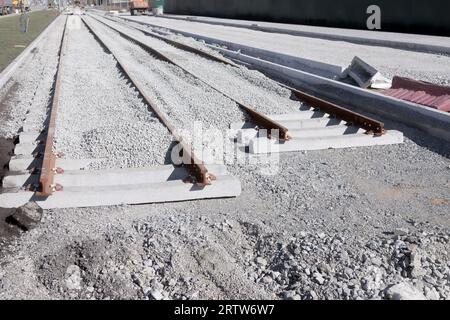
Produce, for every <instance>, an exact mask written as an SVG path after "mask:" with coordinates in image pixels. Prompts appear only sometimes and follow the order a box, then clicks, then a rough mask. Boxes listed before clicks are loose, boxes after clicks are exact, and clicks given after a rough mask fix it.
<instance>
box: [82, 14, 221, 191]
mask: <svg viewBox="0 0 450 320" xmlns="http://www.w3.org/2000/svg"><path fill="white" fill-rule="evenodd" d="M82 21H83V23H84V24H85V25H86V27H87V28H88V29H89V31H90V32H91V33H92V34H93V35H94V37H95V38H96V39H97V40H98V41H99V42H100V43H101V44H102V45H103V46H104V47H105V48H106V49H107V50H108V51H109V52H110V53H111V54H112V55H113V56H114V58H115V59H116V61H117V63H118V65H119V66H120V68H121V69H122V71H123V72H124V74H125V75H126V76H127V77H128V78H129V79H130V81H131V82H132V83H133V85H134V87H135V88H136V89H137V90H138V92H139V93H140V94H141V96H142V97H143V99H144V100H145V102H146V103H147V104H148V105H149V106H150V107H151V108H152V110H153V112H154V113H155V114H156V116H157V117H158V119H159V120H160V121H161V123H163V124H164V125H165V126H166V127H167V129H168V130H169V132H170V133H171V134H172V135H173V137H174V139H175V141H177V143H178V144H179V145H180V147H181V149H182V152H183V159H188V160H189V163H186V161H185V162H184V163H183V165H184V166H186V167H187V169H188V171H189V173H190V174H191V175H192V176H193V177H194V178H195V179H194V180H195V181H193V182H195V183H197V184H200V185H210V184H211V181H213V180H215V179H216V177H215V176H214V175H213V174H211V173H209V172H208V169H207V168H206V166H205V165H204V163H203V161H202V160H200V159H199V158H197V157H196V155H195V154H194V151H193V148H192V146H191V145H190V144H189V143H187V142H186V141H185V140H184V139H183V137H182V136H180V135H179V134H178V132H177V130H176V128H175V126H174V125H173V124H172V123H171V122H170V121H169V118H168V117H167V116H166V114H165V113H164V112H163V111H162V110H161V109H160V108H159V106H158V104H157V103H156V102H155V101H154V100H153V99H152V98H151V97H150V96H149V95H147V93H146V92H145V90H144V87H143V86H142V85H141V83H140V82H139V81H138V80H137V78H136V77H134V76H133V74H132V73H131V72H130V71H129V70H128V68H127V66H126V64H125V63H124V62H123V61H122V59H120V58H119V57H118V56H117V55H116V54H115V53H114V52H113V51H112V50H111V49H110V48H109V47H108V46H107V44H106V43H105V42H104V41H103V39H102V38H101V37H100V36H99V35H98V33H96V32H95V31H94V30H93V28H92V27H91V25H90V24H89V23H88V22H87V21H86V19H85V18H84V17H82Z"/></svg>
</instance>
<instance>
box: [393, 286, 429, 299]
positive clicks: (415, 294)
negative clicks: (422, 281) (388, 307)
mask: <svg viewBox="0 0 450 320" xmlns="http://www.w3.org/2000/svg"><path fill="white" fill-rule="evenodd" d="M386 296H387V297H388V298H389V299H391V300H427V298H426V297H425V296H424V295H423V293H422V292H421V291H420V290H418V289H417V288H415V287H413V286H412V285H411V284H409V283H407V282H402V283H399V284H396V285H394V286H391V287H389V288H388V289H387V290H386Z"/></svg>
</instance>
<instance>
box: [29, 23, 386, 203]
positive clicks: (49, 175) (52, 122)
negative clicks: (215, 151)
mask: <svg viewBox="0 0 450 320" xmlns="http://www.w3.org/2000/svg"><path fill="white" fill-rule="evenodd" d="M90 17H91V18H92V19H95V20H96V21H98V22H100V23H102V24H104V25H105V26H107V27H108V28H110V29H112V30H114V31H115V32H117V33H118V34H120V35H121V36H122V37H124V38H125V39H128V40H130V41H132V42H134V43H136V44H137V45H139V46H140V47H141V48H143V49H144V50H146V51H147V52H149V54H152V55H154V56H156V57H157V58H159V59H161V60H163V61H166V62H168V63H170V64H173V65H175V66H177V67H178V68H180V69H182V70H183V71H184V72H185V73H187V74H189V75H191V76H193V77H194V78H196V79H198V80H200V81H201V82H203V83H205V84H206V85H208V86H209V87H211V88H213V89H214V90H216V91H217V92H219V93H220V94H222V95H224V96H225V97H227V98H229V99H231V100H232V101H234V102H235V103H236V104H237V105H238V106H239V107H240V108H241V109H242V110H243V111H244V112H245V113H246V114H247V115H248V116H249V118H250V119H251V121H252V122H253V123H255V124H256V126H257V127H258V129H266V130H268V131H269V132H270V131H272V130H278V132H279V137H277V138H278V139H279V140H289V139H290V135H289V130H288V129H287V128H286V127H285V126H283V125H281V124H280V123H278V122H277V121H274V120H272V119H270V118H269V117H267V116H266V115H264V114H262V113H260V112H258V111H256V110H255V108H253V107H252V106H249V105H248V104H245V103H243V102H241V101H239V100H237V99H236V98H234V97H231V96H230V95H228V94H226V93H224V92H223V91H222V90H221V89H220V88H218V87H216V86H214V85H213V84H211V83H209V82H207V81H205V80H204V79H202V78H201V77H199V76H198V75H196V74H195V73H194V72H192V71H189V70H187V69H186V68H184V67H183V66H182V65H180V64H179V63H177V62H175V61H174V60H173V59H171V58H170V57H168V56H166V55H165V54H164V53H163V52H161V51H159V50H158V49H156V48H153V47H151V46H149V45H148V44H146V43H144V42H142V41H140V40H139V39H137V38H136V37H133V36H132V35H130V34H127V33H126V32H123V31H121V30H120V29H118V28H116V27H114V26H112V25H110V24H108V23H106V22H104V21H102V20H101V19H98V18H95V17H93V16H90ZM81 19H82V21H83V23H84V24H85V26H86V27H87V28H88V29H89V31H90V32H91V33H92V34H93V35H94V37H95V38H96V39H97V41H98V42H99V43H100V44H101V45H102V46H103V47H104V48H105V49H106V50H107V51H109V52H110V53H111V54H112V55H113V56H114V58H115V59H116V61H117V62H118V65H119V66H120V68H121V70H122V71H123V73H124V74H125V75H126V76H127V77H128V79H129V80H130V81H131V82H132V84H133V85H134V87H135V88H136V90H137V91H138V92H139V93H140V94H141V96H142V97H143V99H144V100H145V102H146V103H147V104H148V105H149V106H150V107H151V108H152V109H153V111H154V113H155V114H156V116H157V117H158V119H159V120H160V121H161V122H162V123H163V124H164V125H165V126H166V127H167V129H168V130H169V131H170V132H171V134H172V135H173V137H174V138H175V140H176V141H177V142H178V143H179V144H180V146H181V149H182V152H183V158H184V159H189V162H188V163H184V164H183V165H184V166H185V167H186V169H187V171H188V172H189V175H190V179H191V181H193V182H195V183H197V184H200V185H203V186H205V185H210V184H211V183H212V181H214V180H215V176H214V175H213V174H212V173H210V172H208V169H207V168H206V166H205V164H204V163H203V162H202V161H201V160H200V159H199V158H198V157H197V156H196V155H195V154H194V152H193V150H192V147H191V146H190V145H189V143H187V142H186V141H185V140H184V139H183V137H182V136H181V135H179V134H178V132H177V129H176V128H175V126H174V125H173V124H172V123H171V122H170V120H169V117H168V116H167V115H166V114H165V113H164V112H163V111H162V110H161V108H160V107H159V106H158V104H157V103H156V102H155V100H154V99H152V98H151V97H150V96H149V95H148V94H147V93H146V92H145V89H144V87H143V85H141V84H140V82H139V81H138V80H137V79H136V77H135V76H133V74H132V73H131V72H130V71H129V70H128V68H127V66H126V64H125V63H124V62H123V61H122V60H121V58H120V57H119V56H118V55H117V54H114V51H113V50H112V49H111V48H110V47H108V45H107V44H106V42H105V41H104V39H103V38H102V36H101V35H100V34H99V33H98V32H96V31H95V30H94V28H92V26H91V24H90V22H88V21H87V19H86V18H85V17H82V18H81ZM114 22H115V23H117V21H114ZM66 24H67V20H66ZM126 27H127V28H130V30H132V29H134V30H138V31H140V32H143V33H144V34H145V35H147V36H151V37H154V38H156V39H159V40H162V41H165V42H166V43H168V44H170V45H172V46H175V47H177V48H180V49H182V50H186V51H189V52H192V53H195V54H198V55H200V56H202V57H204V58H207V59H210V60H212V61H215V62H220V63H225V64H227V65H230V66H232V67H238V65H237V64H235V63H234V62H232V61H229V60H226V59H223V58H221V57H217V56H215V55H212V54H210V53H208V52H205V51H202V50H200V49H198V48H195V47H192V46H189V45H186V44H184V43H181V42H178V41H175V40H172V39H169V38H167V37H164V36H161V35H158V34H156V33H154V32H151V31H148V30H143V29H140V28H136V27H133V26H131V25H127V26H126ZM65 34H66V27H64V33H63V36H62V39H61V46H60V57H59V61H58V69H57V74H56V79H55V90H54V93H53V97H52V104H51V107H50V116H49V124H48V128H47V137H46V142H45V151H44V153H43V164H42V169H41V170H40V178H39V185H40V187H39V189H38V192H37V194H39V195H40V196H50V195H52V193H53V192H55V191H58V190H61V189H62V186H59V185H57V184H55V183H54V177H55V174H58V173H60V172H61V171H62V169H59V168H56V165H55V164H56V159H57V157H58V154H56V153H55V152H54V148H53V141H54V133H55V126H56V118H57V113H58V106H59V91H60V85H61V77H62V70H63V67H64V59H63V58H64V52H65V48H66V37H65ZM280 85H281V86H283V87H285V88H287V89H289V90H290V91H291V92H292V94H293V95H295V96H296V97H297V98H298V99H299V100H301V101H304V102H306V103H308V104H309V105H311V106H312V107H313V108H314V109H316V110H318V111H321V112H324V113H327V114H329V115H331V116H332V117H336V118H338V119H341V120H343V121H345V122H347V123H348V124H349V125H353V126H357V127H359V128H362V129H364V130H365V131H366V133H367V134H372V135H375V136H380V135H383V134H384V133H385V130H384V124H383V123H382V122H380V121H377V120H374V119H371V118H369V117H366V116H364V115H361V114H359V113H356V112H353V111H351V110H348V109H346V108H343V107H340V106H337V105H335V104H333V103H330V102H328V101H325V100H322V99H319V98H317V97H315V96H312V95H309V94H307V93H305V92H302V91H300V90H297V89H295V88H291V87H288V86H285V85H283V84H280Z"/></svg>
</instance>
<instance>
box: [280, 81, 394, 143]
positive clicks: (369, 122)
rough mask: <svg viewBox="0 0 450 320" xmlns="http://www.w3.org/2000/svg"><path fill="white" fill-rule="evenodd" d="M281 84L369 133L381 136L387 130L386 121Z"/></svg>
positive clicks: (296, 94) (312, 103)
mask: <svg viewBox="0 0 450 320" xmlns="http://www.w3.org/2000/svg"><path fill="white" fill-rule="evenodd" d="M278 84H279V85H280V86H282V87H284V88H286V89H288V90H290V91H291V92H292V93H293V94H294V95H295V96H296V97H297V98H298V99H300V100H302V101H304V102H306V103H308V104H310V105H311V106H312V107H313V108H315V109H319V110H320V111H322V112H324V113H328V114H330V115H332V116H334V117H336V118H338V119H342V120H344V121H346V122H347V123H349V124H351V125H354V126H357V127H360V128H362V129H365V130H366V131H367V133H368V134H373V135H375V136H381V135H383V134H384V133H385V132H386V131H385V129H384V123H383V122H380V121H377V120H374V119H372V118H369V117H366V116H364V115H362V114H359V113H357V112H354V111H351V110H348V109H346V108H343V107H340V106H338V105H336V104H333V103H331V102H329V101H326V100H323V99H320V98H317V97H315V96H312V95H310V94H307V93H305V92H303V91H300V90H297V89H294V88H291V87H289V86H287V85H284V84H282V83H278Z"/></svg>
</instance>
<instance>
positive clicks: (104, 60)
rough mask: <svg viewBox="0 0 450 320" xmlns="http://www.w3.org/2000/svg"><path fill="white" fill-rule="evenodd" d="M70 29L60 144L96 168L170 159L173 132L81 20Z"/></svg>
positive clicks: (58, 147) (59, 123) (57, 136)
mask: <svg viewBox="0 0 450 320" xmlns="http://www.w3.org/2000/svg"><path fill="white" fill-rule="evenodd" d="M69 19H70V20H79V21H78V25H79V26H80V27H79V28H77V29H72V28H70V29H68V30H67V51H66V54H65V56H64V59H63V64H64V69H63V74H62V84H61V96H60V101H61V102H60V107H59V112H58V118H57V123H56V134H55V140H56V143H55V148H56V150H58V151H59V152H63V153H64V154H65V156H66V157H67V158H69V159H71V158H72V159H83V158H87V159H90V158H95V159H101V161H100V162H97V161H96V162H93V163H92V164H91V165H90V168H91V169H105V168H134V167H147V166H154V165H162V164H165V159H166V154H167V153H168V152H169V151H170V150H169V147H170V145H171V142H172V137H171V135H170V133H169V131H168V130H167V128H165V127H164V125H163V124H162V123H161V122H159V120H158V119H157V118H156V117H155V116H154V114H153V113H152V112H151V111H150V110H148V107H147V105H146V104H144V103H143V102H142V100H141V99H140V97H139V93H138V92H137V91H136V90H134V89H133V88H132V87H131V86H130V85H129V83H128V82H127V79H125V77H124V75H123V74H121V73H120V71H119V69H118V68H117V66H116V61H115V59H114V58H113V56H112V55H110V54H107V53H105V51H104V50H103V49H102V47H101V46H100V44H99V43H98V42H97V41H96V40H95V38H94V37H93V36H92V35H91V34H90V33H89V32H88V30H87V28H86V27H85V26H84V25H83V24H82V23H81V20H80V17H78V16H70V17H69Z"/></svg>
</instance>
